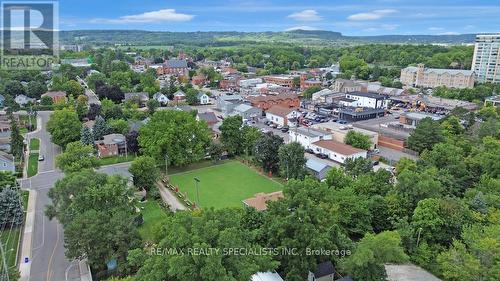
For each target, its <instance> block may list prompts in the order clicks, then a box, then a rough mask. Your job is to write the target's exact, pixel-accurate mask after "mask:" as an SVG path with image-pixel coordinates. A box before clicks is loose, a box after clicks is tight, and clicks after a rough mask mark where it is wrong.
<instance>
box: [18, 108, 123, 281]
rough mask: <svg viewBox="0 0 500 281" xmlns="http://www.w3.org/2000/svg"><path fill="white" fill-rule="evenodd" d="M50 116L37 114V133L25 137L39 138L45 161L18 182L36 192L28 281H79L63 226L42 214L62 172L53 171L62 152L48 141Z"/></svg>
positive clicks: (112, 170)
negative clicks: (34, 174) (67, 247)
mask: <svg viewBox="0 0 500 281" xmlns="http://www.w3.org/2000/svg"><path fill="white" fill-rule="evenodd" d="M50 114H51V112H38V116H39V117H38V118H39V120H38V121H39V122H38V123H39V124H40V125H39V127H38V128H37V131H35V132H32V133H30V134H28V138H39V139H40V154H41V155H44V156H45V160H44V161H41V162H39V164H38V174H37V175H36V176H34V177H32V178H29V179H23V180H22V181H21V186H22V187H23V188H25V189H32V190H36V191H37V199H36V208H35V209H36V215H35V222H34V234H33V241H32V246H33V248H32V251H31V257H30V259H31V276H30V280H31V281H73V280H75V281H76V280H78V281H79V280H80V271H79V267H78V261H70V260H68V259H67V258H66V257H65V255H64V233H63V228H62V226H61V225H60V224H59V222H58V221H57V220H55V219H54V220H52V221H51V220H49V219H48V218H47V217H46V216H45V214H44V210H45V207H46V206H47V205H48V204H50V203H51V202H50V198H49V197H48V196H47V193H48V191H49V190H50V189H51V188H52V187H53V186H54V183H55V182H56V181H57V180H58V179H61V178H62V177H63V174H62V172H60V171H58V170H57V169H56V168H55V161H54V160H55V156H56V155H57V154H59V153H61V148H60V147H58V146H57V145H55V144H53V143H52V142H51V140H50V134H49V133H48V132H47V131H46V129H45V128H46V123H47V121H48V119H49V117H50ZM40 121H41V122H40ZM127 170H128V165H127V164H119V165H114V166H109V167H104V168H102V169H101V170H100V171H102V172H104V173H107V174H120V175H125V176H126V175H127V174H128V172H127Z"/></svg>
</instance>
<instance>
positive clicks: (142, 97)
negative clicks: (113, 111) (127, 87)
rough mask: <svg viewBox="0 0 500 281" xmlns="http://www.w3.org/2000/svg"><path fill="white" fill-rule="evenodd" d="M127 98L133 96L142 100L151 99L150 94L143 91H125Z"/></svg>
mask: <svg viewBox="0 0 500 281" xmlns="http://www.w3.org/2000/svg"><path fill="white" fill-rule="evenodd" d="M124 96H125V100H129V99H133V98H136V97H138V98H140V99H141V100H148V99H149V94H148V93H145V92H142V93H125V94H124Z"/></svg>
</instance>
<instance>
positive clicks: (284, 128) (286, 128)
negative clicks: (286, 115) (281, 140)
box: [281, 127, 290, 133]
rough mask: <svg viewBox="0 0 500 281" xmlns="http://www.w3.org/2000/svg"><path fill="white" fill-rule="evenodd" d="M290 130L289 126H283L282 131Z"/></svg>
mask: <svg viewBox="0 0 500 281" xmlns="http://www.w3.org/2000/svg"><path fill="white" fill-rule="evenodd" d="M289 130H290V128H288V127H283V128H281V131H282V132H283V133H287V132H288V131H289Z"/></svg>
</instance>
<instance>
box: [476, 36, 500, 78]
mask: <svg viewBox="0 0 500 281" xmlns="http://www.w3.org/2000/svg"><path fill="white" fill-rule="evenodd" d="M472 71H474V72H475V73H476V76H477V81H478V82H481V83H485V82H490V83H500V34H482V35H477V36H476V44H475V47H474V57H473V59H472Z"/></svg>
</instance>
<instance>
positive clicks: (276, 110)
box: [266, 105, 295, 117]
mask: <svg viewBox="0 0 500 281" xmlns="http://www.w3.org/2000/svg"><path fill="white" fill-rule="evenodd" d="M293 111H295V108H291V107H283V106H279V105H273V106H271V108H269V109H268V110H267V111H266V113H270V114H273V115H276V116H281V117H287V116H288V114H290V113H292V112H293Z"/></svg>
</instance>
